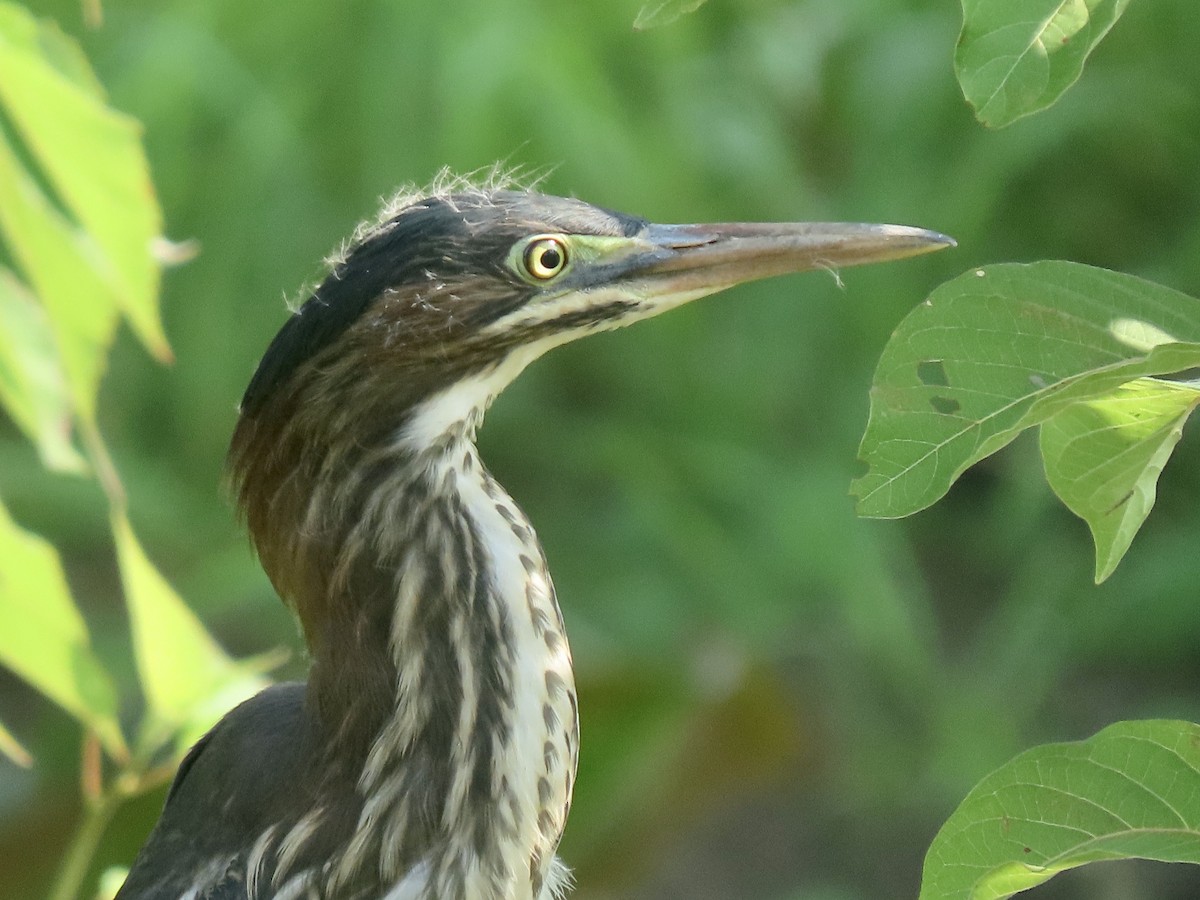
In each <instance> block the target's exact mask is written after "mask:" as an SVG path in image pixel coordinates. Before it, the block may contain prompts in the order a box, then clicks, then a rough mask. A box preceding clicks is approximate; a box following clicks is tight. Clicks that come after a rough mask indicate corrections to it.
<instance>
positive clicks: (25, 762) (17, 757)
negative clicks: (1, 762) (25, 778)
mask: <svg viewBox="0 0 1200 900" xmlns="http://www.w3.org/2000/svg"><path fill="white" fill-rule="evenodd" d="M0 754H3V755H4V756H7V757H8V758H9V759H10V760H12V761H13V762H14V763H16V764H17V765H18V766H20V767H21V768H23V769H28V768H29V767H30V766H32V765H33V757H32V756H30V755H29V751H28V750H26V749H25V748H24V747H22V746H21V743H20V741H18V740H17V739H16V738H15V737H13V736H12V733H11V732H10V731H9V730H8V729H7V728H5V727H4V723H3V722H0Z"/></svg>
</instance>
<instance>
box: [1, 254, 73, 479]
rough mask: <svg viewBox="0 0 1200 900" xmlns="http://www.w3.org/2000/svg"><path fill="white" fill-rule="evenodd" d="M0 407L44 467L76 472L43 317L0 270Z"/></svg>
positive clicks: (67, 414) (63, 388) (67, 410)
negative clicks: (26, 439)
mask: <svg viewBox="0 0 1200 900" xmlns="http://www.w3.org/2000/svg"><path fill="white" fill-rule="evenodd" d="M0 406H3V407H4V409H5V410H6V411H7V412H8V414H9V415H10V416H11V417H12V419H13V421H14V422H16V424H17V426H18V427H19V428H20V429H21V430H22V431H23V432H25V434H26V435H27V436H28V437H29V439H30V440H31V441H33V442H34V444H36V445H37V448H38V452H39V453H40V454H41V458H42V462H43V463H44V464H45V465H46V467H47V468H49V469H54V470H57V471H70V472H78V471H81V470H82V469H83V468H84V462H83V458H82V457H81V456H80V455H79V454H78V453H77V452H76V451H75V448H74V447H73V446H72V445H71V403H70V399H69V398H68V396H67V385H66V378H65V376H64V375H63V371H62V368H61V366H60V365H59V361H58V355H57V353H56V352H55V348H54V338H53V335H52V334H51V333H50V326H49V323H48V322H47V321H46V313H45V310H43V309H42V308H41V307H39V306H38V305H37V302H36V301H35V300H34V298H33V296H32V295H31V294H30V293H29V291H28V289H27V288H26V287H25V286H24V285H23V284H21V283H20V281H18V280H17V278H16V276H15V275H13V273H12V272H10V271H9V270H8V269H6V268H4V267H3V266H0Z"/></svg>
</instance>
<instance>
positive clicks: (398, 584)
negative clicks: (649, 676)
mask: <svg viewBox="0 0 1200 900" xmlns="http://www.w3.org/2000/svg"><path fill="white" fill-rule="evenodd" d="M474 422H475V419H469V420H467V421H466V422H463V423H460V427H459V428H457V429H452V430H448V431H445V432H443V433H442V434H441V435H440V436H439V437H438V439H436V440H431V439H429V435H427V434H425V435H422V438H421V440H420V441H419V442H417V441H416V440H415V439H414V435H416V434H420V431H419V430H417V431H413V430H409V431H408V432H407V435H408V437H407V438H404V439H400V440H398V441H396V442H395V444H394V445H393V446H391V447H389V448H387V449H386V450H379V451H373V452H365V453H363V454H361V459H360V460H359V464H358V465H357V466H356V467H355V469H354V470H353V475H352V476H351V477H350V478H348V479H347V482H346V483H344V484H343V485H342V488H341V492H340V495H341V496H353V497H357V498H358V500H357V501H356V502H353V503H346V502H344V503H342V504H341V508H342V510H343V522H342V527H341V533H340V534H339V535H337V537H336V538H334V539H333V540H332V544H333V545H335V546H336V547H337V548H338V549H337V551H336V553H334V554H332V556H331V558H330V562H331V563H332V567H331V569H330V570H329V573H328V576H327V578H324V579H321V581H323V582H324V590H325V592H326V597H325V598H323V602H322V603H321V606H322V607H323V609H324V611H325V619H324V623H323V626H322V627H321V628H320V630H319V631H314V629H312V628H310V627H309V623H307V622H306V630H307V631H308V636H309V639H310V641H311V642H312V651H313V655H314V666H313V671H312V675H311V678H310V690H309V696H310V699H311V701H312V703H313V705H314V711H315V714H316V717H317V719H318V721H320V722H321V723H324V725H325V733H326V738H327V742H328V747H329V752H328V754H327V756H328V758H329V759H330V760H338V761H339V765H342V764H343V763H342V762H341V761H345V760H357V763H356V764H355V765H356V766H357V767H358V768H357V771H356V772H350V771H347V772H344V773H342V778H349V777H353V778H354V780H355V782H356V785H357V793H358V795H359V796H360V797H361V798H362V799H363V805H362V808H361V813H360V817H359V823H360V827H361V829H362V835H363V837H364V842H356V841H354V840H351V842H350V845H351V846H359V844H363V843H365V846H363V847H361V848H360V850H359V852H358V853H357V854H356V856H351V857H348V858H347V860H346V862H345V867H344V869H345V873H346V874H345V875H344V877H345V878H346V879H347V881H348V882H349V881H353V879H354V877H355V876H354V875H353V873H354V871H356V870H357V869H361V868H362V867H363V866H364V865H365V866H367V867H368V868H372V867H374V866H376V865H378V866H380V871H381V872H382V874H383V875H384V877H385V879H392V880H395V879H403V878H405V877H410V878H421V879H426V881H423V882H422V885H427V886H426V887H422V888H420V889H421V890H424V891H425V892H426V893H413V894H411V896H414V897H424V896H426V895H427V896H429V897H450V896H471V897H492V896H495V897H509V896H514V897H515V896H531V897H539V896H540V895H541V890H542V884H543V881H544V880H545V879H546V878H547V876H548V874H550V872H551V869H550V866H551V864H552V860H553V854H554V849H555V847H556V846H557V844H558V840H559V837H560V835H561V832H562V828H563V825H564V824H565V820H566V813H567V807H568V804H569V800H570V793H571V786H572V780H573V777H574V769H575V759H576V748H577V719H576V709H575V693H574V682H573V677H572V672H571V659H570V651H569V648H568V645H567V642H566V636H565V632H564V629H563V624H562V619H561V616H560V614H559V609H558V605H557V602H556V600H555V595H554V589H553V587H552V585H551V581H550V576H549V573H548V571H547V568H546V562H545V559H544V556H543V554H542V550H541V548H540V546H539V544H538V542H537V538H536V536H535V535H534V532H533V529H532V527H531V526H530V524H529V521H528V520H527V519H526V517H525V516H524V514H523V513H522V512H521V511H520V509H519V508H518V507H517V505H516V504H515V503H514V502H513V501H512V499H511V498H510V497H509V496H508V494H507V493H506V492H505V491H504V489H503V488H502V487H500V485H499V484H498V483H497V482H496V481H495V479H493V478H492V477H491V475H490V474H489V473H488V472H487V470H486V469H485V468H484V467H483V465H482V463H481V461H480V460H479V457H478V454H477V452H476V449H475V446H474V443H473V431H474V428H473V425H474ZM317 493H319V492H317ZM326 499H328V498H326ZM313 502H314V503H317V502H322V503H324V502H325V501H324V500H320V499H319V498H318V497H316V496H314V499H313ZM333 506H334V507H337V506H338V504H337V503H334V504H333ZM326 508H328V506H327V507H326ZM320 543H321V544H322V545H324V546H329V543H327V542H326V541H321V542H320ZM304 604H305V601H304V600H301V605H302V606H303V605H304ZM308 605H309V607H310V608H311V605H312V601H311V600H309V601H308ZM334 723H336V725H335V724H334ZM380 817H383V818H385V819H389V820H391V826H390V827H389V829H379V828H378V827H370V826H369V823H370V822H371V821H374V820H378V819H379V818H380ZM380 834H388V835H390V836H391V843H390V845H388V846H384V845H380V846H378V847H372V842H377V841H379V838H378V835H380ZM368 857H370V858H369V859H368ZM414 872H415V873H418V874H416V875H413V874H411V873H414ZM405 873H410V874H408V875H406V874H405ZM336 877H337V876H336V875H335V878H336ZM514 891H515V892H514ZM526 892H528V893H526ZM403 896H409V894H404V895H403Z"/></svg>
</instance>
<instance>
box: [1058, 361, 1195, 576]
mask: <svg viewBox="0 0 1200 900" xmlns="http://www.w3.org/2000/svg"><path fill="white" fill-rule="evenodd" d="M1197 404H1200V390H1197V389H1196V388H1195V387H1194V386H1192V385H1189V384H1177V383H1173V382H1164V381H1160V380H1158V379H1153V378H1140V379H1138V380H1137V381H1131V382H1129V383H1128V384H1123V385H1121V386H1120V387H1119V388H1117V389H1116V390H1115V391H1114V392H1113V393H1111V394H1109V395H1107V396H1105V397H1097V398H1095V399H1092V400H1086V401H1083V402H1080V403H1075V404H1072V405H1071V406H1068V407H1067V408H1066V409H1064V410H1063V411H1062V412H1060V413H1058V414H1057V415H1055V416H1054V417H1052V418H1051V419H1049V420H1048V421H1046V422H1044V423H1043V424H1042V427H1041V446H1042V458H1043V460H1044V461H1045V465H1046V479H1047V481H1049V482H1050V486H1051V487H1052V488H1053V489H1054V492H1055V493H1056V494H1058V496H1059V497H1060V498H1061V499H1062V501H1063V502H1064V503H1065V504H1066V505H1067V506H1068V507H1069V508H1070V509H1071V511H1072V512H1074V513H1075V514H1076V515H1078V516H1080V517H1082V518H1083V519H1085V520H1086V521H1087V523H1088V526H1089V527H1090V528H1091V530H1092V536H1093V538H1094V539H1095V541H1096V580H1097V581H1103V580H1104V579H1105V578H1107V577H1108V576H1109V575H1111V574H1112V572H1113V569H1115V568H1116V566H1117V563H1118V562H1120V560H1121V557H1122V556H1124V554H1125V551H1126V550H1128V549H1129V544H1130V542H1132V540H1133V537H1134V535H1135V534H1137V531H1138V529H1139V528H1140V527H1141V525H1142V522H1144V521H1145V520H1146V516H1147V515H1148V514H1149V513H1150V508H1151V507H1152V506H1153V505H1154V496H1155V490H1156V487H1157V484H1158V476H1159V473H1161V472H1162V469H1163V466H1165V465H1166V463H1167V459H1168V458H1169V457H1170V456H1171V451H1172V450H1174V449H1175V445H1176V444H1177V443H1178V442H1179V438H1180V435H1181V434H1182V433H1183V424H1184V422H1186V421H1187V418H1188V416H1190V415H1191V414H1192V411H1193V410H1194V409H1195V408H1196V406H1197Z"/></svg>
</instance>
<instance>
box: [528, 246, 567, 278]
mask: <svg viewBox="0 0 1200 900" xmlns="http://www.w3.org/2000/svg"><path fill="white" fill-rule="evenodd" d="M566 264H567V248H566V246H565V245H564V244H563V242H562V241H560V240H559V239H558V238H552V237H546V238H538V239H537V240H536V241H534V242H533V243H531V244H530V245H529V246H528V247H526V248H525V271H527V272H528V273H529V274H530V275H532V276H533V277H534V278H536V279H538V280H539V281H547V280H549V279H551V278H553V277H554V276H555V275H557V274H558V273H559V272H561V271H562V270H563V268H564V267H565V266H566Z"/></svg>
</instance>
